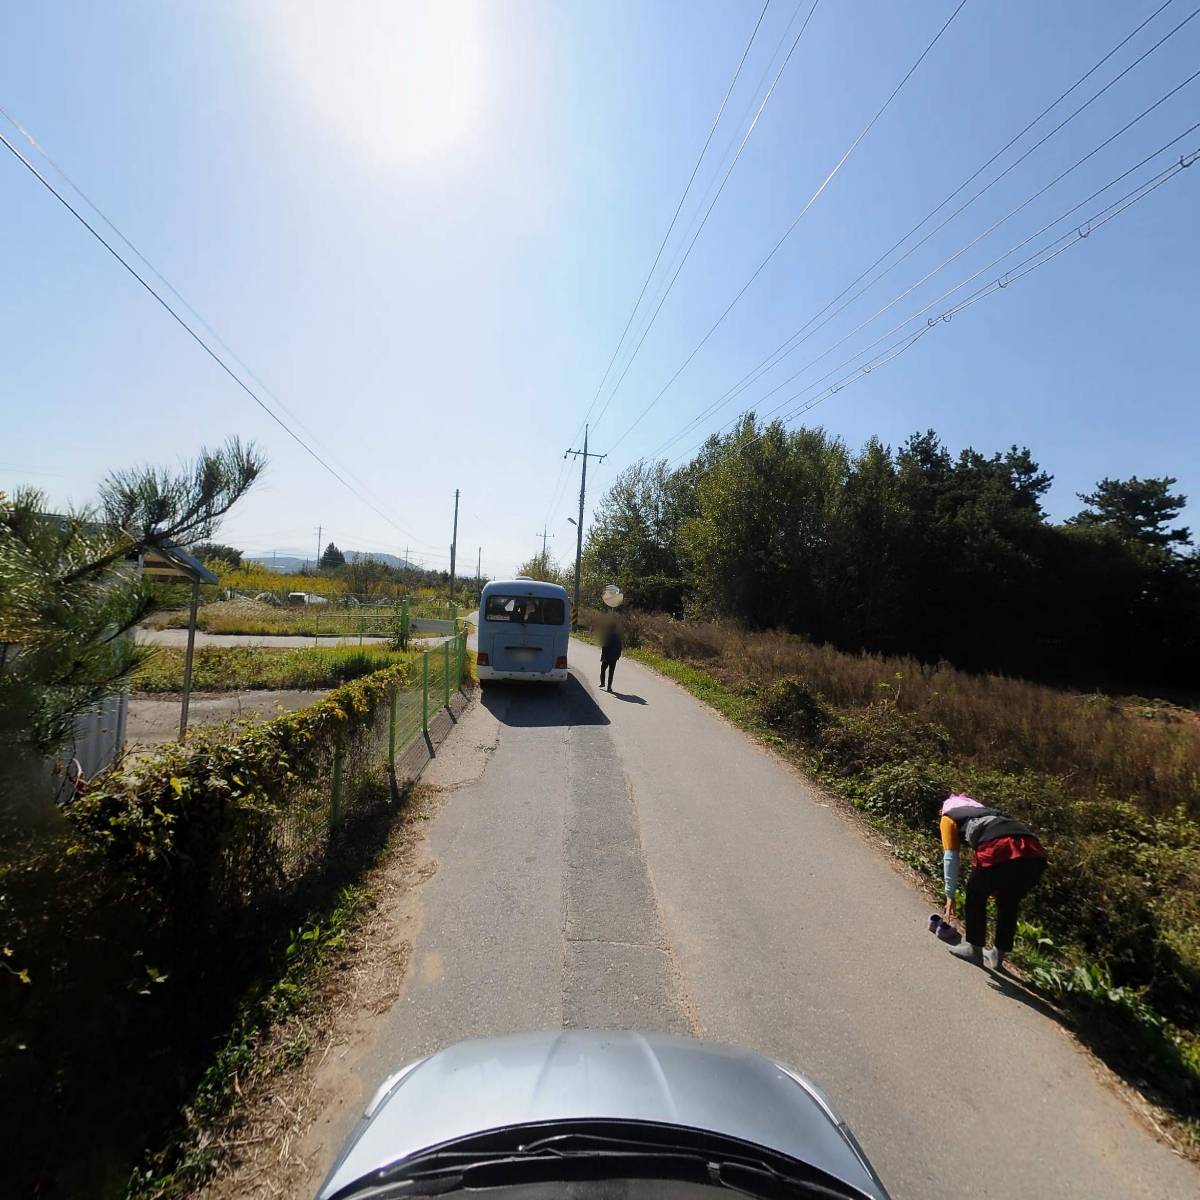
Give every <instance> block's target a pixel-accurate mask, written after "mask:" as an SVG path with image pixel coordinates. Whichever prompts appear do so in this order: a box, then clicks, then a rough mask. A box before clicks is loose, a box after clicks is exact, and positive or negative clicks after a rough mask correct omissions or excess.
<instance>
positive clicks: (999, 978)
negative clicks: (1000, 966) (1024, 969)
mask: <svg viewBox="0 0 1200 1200" xmlns="http://www.w3.org/2000/svg"><path fill="white" fill-rule="evenodd" d="M990 983H991V986H992V990H993V991H997V992H999V993H1000V994H1001V995H1002V996H1007V997H1009V999H1010V1000H1016V1001H1017V1002H1018V1003H1019V1004H1024V1005H1025V1006H1026V1007H1027V1008H1032V1009H1033V1011H1034V1012H1036V1013H1040V1014H1041V1015H1042V1016H1043V1017H1049V1018H1050V1020H1052V1021H1058V1022H1059V1023H1060V1024H1062V1023H1063V1020H1064V1015H1063V1013H1062V1012H1060V1011H1059V1010H1058V1009H1057V1008H1055V1007H1054V1005H1053V1004H1051V1003H1049V1001H1047V1000H1043V999H1042V997H1041V996H1039V995H1038V994H1037V993H1036V992H1031V991H1030V990H1029V989H1028V988H1026V987H1022V985H1021V984H1020V983H1019V982H1018V981H1017V980H1016V979H1014V978H1013V977H1012V976H1011V975H1005V974H998V973H996V972H994V971H993V972H992V978H991V980H990Z"/></svg>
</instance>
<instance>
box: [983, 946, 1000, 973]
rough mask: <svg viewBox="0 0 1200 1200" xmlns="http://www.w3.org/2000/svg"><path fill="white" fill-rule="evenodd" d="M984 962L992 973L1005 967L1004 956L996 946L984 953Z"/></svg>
mask: <svg viewBox="0 0 1200 1200" xmlns="http://www.w3.org/2000/svg"><path fill="white" fill-rule="evenodd" d="M983 961H984V964H985V965H986V966H987V967H988V969H989V970H992V971H999V970H1002V969H1003V967H1004V955H1003V954H1002V953H1001V952H1000V951H999V950H997V949H996V947H995V946H991V947H989V948H988V949H987V950H985V951H984V952H983Z"/></svg>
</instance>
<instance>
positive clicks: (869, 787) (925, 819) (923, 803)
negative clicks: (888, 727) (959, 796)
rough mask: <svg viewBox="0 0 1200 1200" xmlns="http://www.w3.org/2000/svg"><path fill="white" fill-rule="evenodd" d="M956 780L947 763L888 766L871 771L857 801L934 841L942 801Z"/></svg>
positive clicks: (952, 788)
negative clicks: (923, 832)
mask: <svg viewBox="0 0 1200 1200" xmlns="http://www.w3.org/2000/svg"><path fill="white" fill-rule="evenodd" d="M955 780H956V776H955V774H954V771H953V768H951V767H949V766H947V765H946V764H944V763H931V762H923V761H920V760H912V761H908V762H901V763H888V764H887V765H885V766H882V767H878V768H876V770H875V771H873V772H872V774H871V776H870V778H869V779H868V780H867V781H866V782H865V783H864V784H863V786H862V788H861V790H860V792H859V796H858V800H859V804H860V806H861V807H862V808H864V809H866V810H867V811H868V812H870V813H873V814H874V815H876V816H880V817H886V818H888V819H889V820H894V821H900V822H902V823H903V824H905V825H908V826H909V827H910V828H913V829H924V830H927V831H930V835H931V839H932V829H933V824H934V822H935V820H936V819H937V815H938V812H939V811H940V809H941V807H942V803H943V801H945V799H946V797H947V796H948V795H949V794H950V793H951V792H952V791H953V790H954V787H955Z"/></svg>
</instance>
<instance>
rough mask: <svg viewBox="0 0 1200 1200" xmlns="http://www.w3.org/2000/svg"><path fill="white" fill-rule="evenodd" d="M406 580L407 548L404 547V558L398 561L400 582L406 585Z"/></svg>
mask: <svg viewBox="0 0 1200 1200" xmlns="http://www.w3.org/2000/svg"><path fill="white" fill-rule="evenodd" d="M407 580H408V547H407V546H405V547H404V557H403V558H402V559H401V560H400V582H401V583H406V582H407Z"/></svg>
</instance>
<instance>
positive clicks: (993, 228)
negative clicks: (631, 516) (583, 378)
mask: <svg viewBox="0 0 1200 1200" xmlns="http://www.w3.org/2000/svg"><path fill="white" fill-rule="evenodd" d="M1197 77H1200V71H1195V72H1193V73H1192V74H1191V75H1190V76H1188V78H1187V79H1185V80H1184V81H1183V82H1182V83H1179V84H1177V85H1176V86H1175V87H1173V88H1172V89H1171V90H1170V91H1169V92H1167V93H1166V94H1165V95H1164V96H1161V97H1159V99H1157V100H1156V101H1154V103H1153V104H1151V105H1149V107H1147V108H1145V109H1143V110H1142V111H1141V112H1140V113H1139V114H1138V115H1137V116H1136V117H1134V118H1133V119H1132V120H1131V121H1128V122H1127V123H1126V124H1124V125H1123V126H1122V127H1121V128H1120V129H1118V130H1117V131H1116V132H1115V133H1113V134H1110V135H1109V136H1108V137H1107V138H1105V139H1104V141H1102V142H1100V144H1099V145H1097V146H1095V147H1093V148H1092V149H1091V150H1089V151H1088V152H1087V153H1086V154H1085V155H1083V156H1082V157H1081V158H1079V159H1077V160H1076V161H1075V162H1074V163H1072V164H1071V166H1069V167H1067V168H1066V169H1065V170H1064V171H1060V172H1059V173H1058V174H1057V175H1056V176H1055V177H1054V178H1053V179H1051V180H1050V182H1049V183H1047V184H1045V185H1044V186H1042V187H1040V188H1039V189H1038V190H1037V191H1035V192H1033V193H1032V194H1031V195H1029V196H1028V197H1026V198H1025V199H1024V200H1022V201H1021V203H1020V204H1018V205H1017V206H1016V207H1015V208H1013V209H1010V210H1009V211H1008V212H1007V213H1006V214H1005V215H1004V216H1002V217H1000V218H999V219H998V220H996V221H994V222H993V223H992V224H991V225H990V226H988V228H987V229H985V230H984V231H983V232H982V233H979V234H977V235H976V236H975V237H973V238H972V239H971V240H970V241H968V242H966V243H964V244H963V245H962V246H960V247H959V248H958V249H957V250H955V251H954V253H953V254H951V255H949V257H947V258H945V259H943V260H942V261H941V262H940V263H938V264H937V266H935V267H933V268H932V269H931V270H929V271H927V272H926V273H925V274H924V275H923V276H922V277H921V278H920V279H918V280H917V281H916V282H915V283H913V284H910V285H909V286H908V287H907V288H905V289H904V290H903V291H902V292H900V293H899V294H897V295H896V296H893V297H892V299H891V300H889V301H888V302H887V303H886V304H885V305H883V306H882V307H881V308H878V309H876V310H875V312H873V313H872V314H871V315H870V316H869V317H867V318H866V320H864V321H862V322H861V323H860V324H859V325H857V326H856V327H855V328H854V329H852V330H851V331H850V332H849V333H847V334H845V335H844V336H843V337H841V338H840V339H839V340H838V341H836V342H834V343H833V344H832V345H831V346H829V347H828V348H827V349H825V350H824V351H822V352H821V353H820V354H818V355H817V357H816V358H814V359H812V360H810V361H809V362H808V363H806V364H805V365H804V366H803V367H801V368H800V370H799V371H796V372H795V373H793V374H792V375H789V376H788V377H787V378H786V379H784V380H783V381H782V382H781V383H778V384H776V385H775V386H774V387H773V388H771V389H770V390H769V391H768V392H766V393H765V394H764V395H763V396H760V397H759V402H760V403H761V401H762V400H765V399H766V398H767V396H771V395H773V394H774V393H775V392H777V391H779V390H780V388H783V387H786V386H787V384H789V383H791V382H792V381H793V380H794V379H796V378H797V377H798V376H800V375H802V374H803V373H804V372H805V371H807V370H808V369H809V368H810V367H812V366H815V365H816V363H818V362H820V360H821V359H822V358H824V357H825V356H826V355H827V354H831V353H832V352H833V351H834V350H836V349H837V348H838V346H841V345H843V344H844V343H846V342H847V341H849V340H850V338H852V337H854V335H855V334H857V333H860V332H861V331H862V330H863V329H865V328H866V327H867V326H868V325H870V324H871V323H872V322H873V321H875V320H877V319H878V318H879V317H881V316H882V315H883V314H884V313H885V312H887V311H888V310H889V309H891V308H893V307H894V306H895V305H896V304H898V303H899V302H900V301H901V300H903V299H904V298H905V297H906V296H908V295H910V294H911V293H912V292H914V291H915V290H916V289H917V288H919V287H921V286H922V285H923V284H925V283H928V281H929V280H930V279H932V278H933V277H934V276H935V275H937V274H938V273H939V272H940V271H942V270H943V269H944V268H946V267H947V266H949V265H950V264H951V263H952V262H954V261H955V260H956V259H958V258H961V257H962V255H963V254H965V253H966V252H967V251H968V250H970V249H971V247H972V246H975V245H977V244H978V243H979V242H981V241H982V240H983V239H984V238H985V237H988V236H989V235H991V234H992V233H994V232H995V231H996V230H997V229H999V228H1000V226H1001V225H1003V224H1005V223H1006V222H1008V221H1009V220H1011V219H1012V218H1013V217H1014V216H1016V214H1017V213H1019V212H1021V211H1022V210H1023V209H1025V208H1027V207H1028V206H1029V205H1030V204H1032V203H1033V202H1034V201H1035V200H1037V199H1038V198H1039V197H1041V196H1043V195H1044V194H1045V193H1046V192H1048V191H1049V190H1050V189H1051V188H1052V187H1054V186H1055V185H1056V184H1058V183H1060V182H1061V181H1062V180H1063V179H1065V178H1066V177H1067V176H1068V175H1070V174H1071V173H1072V172H1074V171H1076V170H1078V169H1079V168H1080V167H1081V166H1083V164H1084V163H1086V162H1087V161H1088V160H1089V159H1091V158H1094V157H1095V155H1097V154H1098V153H1099V152H1100V151H1101V150H1103V149H1104V148H1105V147H1107V146H1109V145H1110V144H1111V143H1112V142H1114V141H1116V139H1117V138H1119V137H1120V136H1121V135H1122V134H1124V133H1126V132H1128V130H1130V129H1131V128H1132V127H1133V126H1134V125H1136V124H1137V123H1138V122H1139V121H1141V120H1143V119H1144V118H1145V117H1147V116H1149V115H1150V113H1152V112H1154V111H1155V110H1156V109H1157V108H1159V107H1160V106H1161V105H1162V104H1164V103H1165V102H1166V101H1167V100H1169V99H1170V98H1171V97H1172V96H1174V95H1175V94H1176V93H1177V92H1179V91H1180V90H1182V89H1183V88H1184V87H1186V86H1187V85H1188V84H1189V83H1192V82H1193V81H1194V80H1195V79H1196V78H1197ZM1195 128H1196V126H1192V127H1191V128H1190V129H1186V130H1184V132H1183V133H1181V134H1179V135H1178V136H1177V137H1175V138H1173V139H1172V140H1171V141H1169V142H1167V143H1166V145H1164V146H1160V147H1159V148H1158V149H1157V150H1155V151H1153V152H1152V153H1151V154H1149V155H1147V156H1146V157H1145V158H1143V159H1142V160H1141V161H1140V162H1138V163H1136V164H1135V165H1134V166H1132V167H1130V168H1129V169H1128V170H1127V171H1124V172H1123V173H1122V174H1120V175H1118V176H1117V177H1116V179H1113V180H1111V181H1110V182H1108V183H1107V184H1105V185H1104V187H1102V188H1100V189H1099V190H1098V191H1096V192H1093V193H1092V195H1090V196H1088V197H1087V198H1086V199H1085V200H1082V201H1080V203H1079V204H1077V205H1075V206H1074V207H1073V208H1071V209H1068V210H1067V212H1066V213H1064V214H1063V215H1062V216H1060V217H1058V218H1056V219H1055V220H1054V221H1052V222H1050V225H1054V224H1057V223H1058V221H1060V220H1064V219H1065V218H1066V217H1067V216H1069V215H1070V214H1071V213H1072V212H1074V211H1076V209H1078V208H1081V207H1082V206H1083V205H1084V204H1087V203H1089V202H1090V201H1091V200H1093V199H1095V197H1096V196H1098V195H1100V194H1101V193H1102V192H1105V191H1107V190H1108V189H1109V188H1111V187H1114V186H1115V185H1116V184H1118V183H1120V182H1121V180H1123V179H1125V178H1126V177H1127V176H1129V175H1131V174H1132V173H1133V172H1134V171H1136V170H1139V169H1140V168H1141V167H1143V166H1145V164H1146V163H1147V162H1149V161H1150V159H1152V158H1155V157H1157V156H1158V155H1159V154H1161V153H1162V152H1163V151H1164V150H1167V149H1169V148H1170V147H1171V146H1173V145H1175V143H1176V142H1179V141H1182V140H1183V138H1185V137H1187V136H1188V134H1190V133H1191V132H1192V130H1193V129H1195ZM1050 225H1047V226H1044V227H1043V228H1044V229H1048V228H1050ZM1042 232H1043V230H1039V231H1038V233H1037V234H1034V235H1032V236H1034V237H1036V236H1038V235H1039V234H1040V233H1042ZM1028 240H1029V239H1026V242H1027V241H1028ZM1024 244H1025V242H1021V243H1019V244H1018V247H1014V250H1015V249H1017V248H1019V246H1021V245H1024ZM1008 253H1013V251H1009V252H1008ZM1001 257H1002V258H1003V257H1006V256H1005V255H1002V256H1001ZM989 265H990V264H989ZM984 269H985V270H986V268H984ZM839 311H841V310H839ZM826 323H827V322H826V321H823V322H822V323H821V325H819V326H817V328H816V329H814V330H813V331H812V333H816V332H817V330H818V329H820V328H822V327H823V326H824V325H825V324H826ZM808 336H811V334H810V335H808ZM807 340H808V337H805V338H803V339H801V341H800V342H797V343H796V346H795V347H793V349H796V348H798V347H799V346H800V345H801V344H802V343H803V342H804V341H807ZM778 361H779V362H782V361H783V360H782V358H781V359H779V360H778ZM775 365H777V364H775ZM759 378H761V375H760V376H759ZM751 382H754V381H753V380H751ZM749 386H750V385H749V384H747V385H746V387H749ZM746 387H741V388H739V389H738V391H737V392H736V393H734V395H731V396H728V397H726V398H723V399H722V401H721V403H720V404H718V405H715V406H712V405H710V407H709V409H708V411H707V413H705V414H702V415H701V418H700V420H702V419H703V417H704V416H706V415H711V414H712V413H714V412H716V411H717V409H718V408H722V407H724V406H725V404H727V403H729V401H730V400H732V399H734V398H735V397H736V396H737V395H740V394H741V393H742V392H744V391H745V390H746ZM698 423H699V421H698V420H695V419H694V420H692V421H691V422H689V423H688V424H687V425H686V426H684V428H683V429H681V430H680V431H679V432H678V433H676V434H673V435H672V436H671V437H670V438H668V439H667V440H666V441H665V442H664V443H662V444H661V445H660V446H658V447H657V448H656V449H655V450H654V452H653V453H652V454H651V455H650V457H651V458H654V457H655V456H657V455H658V454H660V453H661V452H662V451H663V450H664V449H665V448H666V447H667V446H670V445H672V444H673V443H674V442H676V441H678V440H679V439H680V438H681V437H683V436H685V435H686V434H687V433H688V432H689V431H690V430H691V429H693V428H694V427H695V426H696V425H697V424H698Z"/></svg>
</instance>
